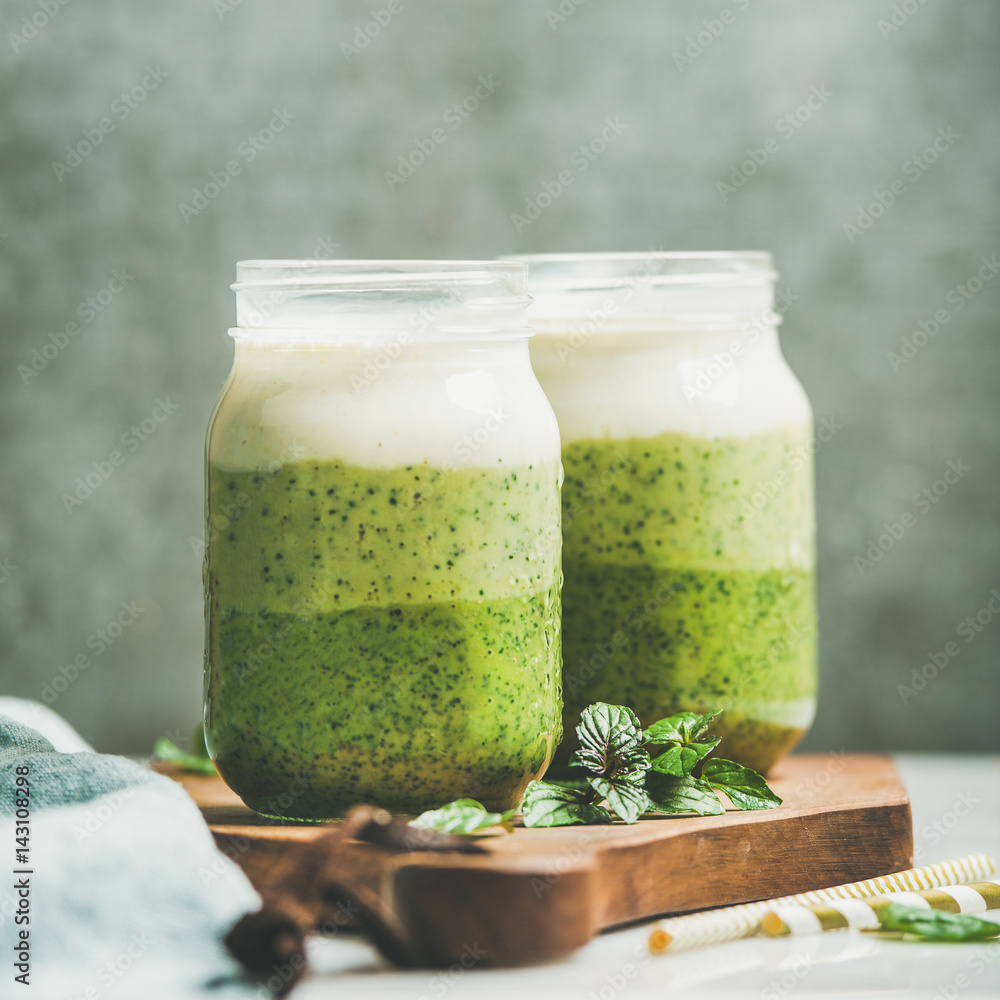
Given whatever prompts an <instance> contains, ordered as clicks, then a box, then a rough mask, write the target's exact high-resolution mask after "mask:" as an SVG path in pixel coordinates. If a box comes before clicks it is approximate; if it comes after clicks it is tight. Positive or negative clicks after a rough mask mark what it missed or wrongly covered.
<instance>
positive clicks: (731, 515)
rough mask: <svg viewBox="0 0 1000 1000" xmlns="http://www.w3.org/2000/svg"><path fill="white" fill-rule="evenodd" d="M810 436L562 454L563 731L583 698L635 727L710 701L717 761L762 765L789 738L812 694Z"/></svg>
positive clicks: (633, 445)
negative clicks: (624, 714) (635, 722)
mask: <svg viewBox="0 0 1000 1000" xmlns="http://www.w3.org/2000/svg"><path fill="white" fill-rule="evenodd" d="M810 438H811V428H810V426H809V425H808V424H803V425H796V426H790V427H786V428H780V429H776V430H772V431H767V432H765V433H759V434H755V435H750V436H748V437H718V438H698V437H692V436H689V435H687V434H682V433H676V432H667V433H663V434H660V435H657V436H655V437H648V438H627V439H611V438H606V439H602V440H597V439H583V440H574V441H570V442H569V443H568V444H566V445H565V446H564V448H563V465H564V467H565V475H566V478H565V483H564V485H563V532H564V550H563V551H564V572H565V585H564V589H563V651H564V663H565V665H564V671H563V688H564V698H565V714H564V726H565V729H566V731H567V732H571V731H572V727H573V726H575V725H576V721H577V718H578V716H579V712H580V710H581V709H582V708H583V707H585V706H586V705H588V704H590V703H591V702H594V701H608V702H614V703H618V704H625V705H629V706H631V707H633V708H634V709H635V710H636V712H637V713H638V715H639V717H640V719H641V720H642V722H643V723H644V724H647V725H648V724H649V723H651V722H653V721H655V720H657V719H660V718H663V717H664V716H667V715H670V714H672V713H675V712H678V711H682V710H692V711H704V710H708V709H715V708H722V709H724V714H723V715H722V716H721V717H720V718H719V719H718V720H717V721H716V723H715V724H714V732H715V733H716V734H717V735H720V736H723V737H724V740H725V742H724V744H723V746H724V750H725V756H726V757H729V758H733V759H735V760H738V761H741V762H743V763H745V764H747V765H749V766H751V767H754V768H755V769H758V770H761V771H763V770H766V769H767V768H768V767H770V766H771V764H773V763H774V761H775V760H776V759H777V758H778V757H779V756H780V755H781V753H783V752H784V751H785V750H786V749H788V748H789V747H790V746H791V745H792V744H794V743H795V742H796V740H797V739H798V738H799V737H800V736H801V734H802V733H803V731H804V730H805V728H806V727H807V726H808V725H809V723H810V722H811V719H812V715H813V712H814V708H815V695H816V617H815V603H814V579H813V566H814V555H813V544H814V543H813V528H812V519H813V487H812V467H811V462H810V460H809V457H808V456H809V453H808V451H807V449H806V446H807V445H808V443H809V441H810ZM560 756H561V757H563V758H564V757H565V750H564V751H563V752H562V754H561V755H560Z"/></svg>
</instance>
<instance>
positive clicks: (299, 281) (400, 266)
mask: <svg viewBox="0 0 1000 1000" xmlns="http://www.w3.org/2000/svg"><path fill="white" fill-rule="evenodd" d="M527 273H528V265H527V264H526V263H524V262H523V261H520V260H515V259H511V260H419V259H413V260H381V259H379V260H365V259H355V260H341V259H336V260H323V259H317V258H302V259H289V260H279V259H270V260H269V259H259V260H241V261H237V263H236V281H235V282H234V283H233V284H232V285H231V286H230V287H231V288H232V289H233V290H234V291H237V292H238V291H241V290H243V289H247V288H262V287H285V286H289V285H294V286H300V287H301V286H308V287H313V286H318V285H330V286H334V287H338V288H349V287H351V286H359V287H367V286H369V285H376V284H382V285H385V284H387V283H402V284H406V285H421V284H426V285H433V284H437V283H442V282H452V283H455V282H457V283H462V284H470V285H472V284H475V283H477V281H478V282H486V281H492V280H494V279H495V278H496V277H497V276H498V275H505V276H507V277H509V278H512V279H514V283H515V290H516V291H521V292H522V294H526V291H525V289H526V286H527Z"/></svg>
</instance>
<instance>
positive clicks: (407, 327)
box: [205, 261, 561, 819]
mask: <svg viewBox="0 0 1000 1000" xmlns="http://www.w3.org/2000/svg"><path fill="white" fill-rule="evenodd" d="M237 267H238V271H237V274H238V281H237V283H236V284H235V285H234V286H233V287H234V289H235V290H236V295H237V323H238V326H237V327H236V329H234V330H231V331H230V334H231V336H232V337H233V338H234V339H235V343H236V352H235V360H234V364H233V369H232V373H231V374H230V376H229V380H228V381H227V383H226V385H225V388H224V389H223V392H222V395H221V397H220V399H219V401H218V403H217V404H216V408H215V411H214V413H213V415H212V419H211V423H210V425H209V431H208V442H207V470H208V471H207V507H206V516H207V528H206V531H207V544H206V558H205V581H206V615H207V641H206V661H205V733H206V740H207V744H208V749H209V752H210V754H211V756H212V758H213V760H214V761H215V763H216V766H217V767H218V769H219V772H220V774H221V775H222V777H223V778H224V779H225V781H226V782H227V784H229V785H230V787H231V788H233V789H234V790H235V791H236V792H237V793H238V794H239V795H240V796H241V797H242V798H243V800H244V801H245V802H246V803H247V804H248V805H249V806H250V807H251V808H253V809H255V810H257V811H258V812H261V813H264V814H266V815H272V816H280V817H290V818H313V819H319V818H326V817H331V816H335V815H337V814H340V813H342V812H343V811H344V810H345V809H346V808H347V807H349V806H351V805H352V804H354V803H357V802H369V803H375V804H378V805H381V806H384V807H386V808H389V809H392V810H396V811H401V812H414V811H418V810H422V809H425V808H430V807H434V806H439V805H441V804H442V803H444V802H446V801H450V800H452V799H456V798H461V797H466V796H468V797H471V798H476V799H479V800H480V801H481V802H483V803H484V804H485V805H486V806H487V807H488V808H490V809H506V808H509V807H511V806H514V805H516V804H517V802H518V801H519V800H520V796H521V794H522V792H523V790H524V787H525V785H526V784H527V783H528V781H530V780H531V779H533V778H536V777H538V776H539V775H540V774H541V773H543V772H544V770H545V768H546V766H547V765H548V762H549V759H550V757H551V755H552V752H553V749H554V747H555V746H556V745H557V744H558V742H559V738H560V707H561V701H560V685H559V670H560V629H559V622H560V608H559V588H560V582H561V576H560V544H561V536H560V525H559V516H560V512H559V476H560V469H559V435H558V428H557V425H556V421H555V417H554V415H553V413H552V410H551V408H550V406H549V404H548V402H547V400H546V398H545V396H544V394H543V393H542V390H541V388H540V387H539V385H538V382H537V381H536V379H535V376H534V374H533V373H532V369H531V365H530V362H529V355H528V337H529V336H530V333H531V331H530V329H529V328H528V326H527V324H526V319H525V310H526V307H527V304H528V301H529V300H528V298H527V295H526V272H525V267H524V265H523V264H517V263H498V262H487V263H476V262H432V261H413V262H382V261H335V262H331V261H245V262H243V263H241V264H239V265H238V266H237Z"/></svg>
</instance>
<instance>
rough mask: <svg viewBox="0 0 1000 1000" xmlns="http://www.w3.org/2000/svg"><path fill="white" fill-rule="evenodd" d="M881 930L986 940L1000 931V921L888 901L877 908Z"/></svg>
mask: <svg viewBox="0 0 1000 1000" xmlns="http://www.w3.org/2000/svg"><path fill="white" fill-rule="evenodd" d="M879 922H880V923H881V925H882V930H887V931H903V932H904V933H906V934H916V935H918V936H919V937H921V938H923V939H924V940H925V941H985V940H986V939H987V938H994V937H997V936H998V935H1000V924H997V923H994V922H993V921H992V920H980V919H979V918H978V917H973V916H970V915H969V914H967V913H948V912H947V911H945V910H925V909H924V908H923V907H918V906H904V905H903V904H902V903H890V904H889V905H888V906H886V907H885V908H883V909H880V910H879Z"/></svg>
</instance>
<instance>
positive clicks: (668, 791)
mask: <svg viewBox="0 0 1000 1000" xmlns="http://www.w3.org/2000/svg"><path fill="white" fill-rule="evenodd" d="M646 794H647V795H648V796H649V801H650V809H651V810H652V811H653V812H662V813H682V812H693V813H697V814H698V815H699V816H718V815H719V814H720V813H724V812H725V809H723V808H722V803H721V802H720V801H719V796H718V795H716V794H715V792H714V791H712V787H711V785H708V784H706V783H705V782H704V781H702V780H700V779H699V778H693V777H692V776H691V775H690V774H688V775H685V776H684V777H683V778H678V777H675V776H673V775H670V774H661V773H660V772H659V771H650V772H648V774H647V775H646Z"/></svg>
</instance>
